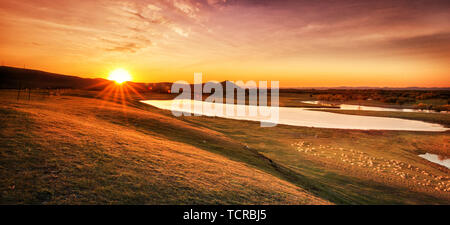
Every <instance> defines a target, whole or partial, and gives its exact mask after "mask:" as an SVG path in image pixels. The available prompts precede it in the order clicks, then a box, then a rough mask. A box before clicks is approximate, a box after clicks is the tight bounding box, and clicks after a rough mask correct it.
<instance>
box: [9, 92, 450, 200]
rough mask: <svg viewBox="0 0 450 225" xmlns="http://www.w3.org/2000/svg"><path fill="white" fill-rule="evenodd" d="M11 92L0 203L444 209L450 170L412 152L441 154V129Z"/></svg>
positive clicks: (447, 148)
mask: <svg viewBox="0 0 450 225" xmlns="http://www.w3.org/2000/svg"><path fill="white" fill-rule="evenodd" d="M16 96H17V92H16V91H0V101H1V106H0V113H1V115H2V116H1V119H0V125H1V127H2V130H1V131H0V142H1V143H2V144H1V146H0V154H1V156H0V194H1V195H0V203H1V204H205V203H206V204H450V177H449V172H450V171H449V169H448V168H445V167H443V166H439V165H436V164H433V163H430V162H428V161H426V160H424V159H422V158H420V157H418V156H417V155H418V154H421V153H425V152H430V153H436V154H440V155H443V156H445V157H450V145H449V143H450V132H449V131H447V132H443V133H442V132H441V133H434V132H398V131H358V130H335V129H317V128H306V127H293V126H282V125H278V126H276V127H273V128H261V127H260V126H259V123H257V122H249V121H235V120H228V119H221V118H209V117H180V118H178V117H173V116H172V114H171V112H168V111H163V110H159V109H156V108H154V107H151V106H148V105H145V104H142V103H140V102H139V101H138V100H139V99H141V98H144V99H170V98H172V97H173V96H174V95H165V94H154V93H148V94H146V95H145V96H137V95H132V96H131V97H130V98H127V99H120V98H119V99H118V98H114V97H112V96H108V97H103V98H101V97H96V96H98V93H97V92H94V91H68V92H66V93H63V94H60V95H56V96H43V95H38V94H36V95H32V96H31V98H30V100H28V99H27V98H26V97H24V98H20V99H19V100H17V99H16ZM303 97H305V96H302V97H300V98H303ZM287 99H292V96H288V97H283V96H282V98H281V101H282V102H281V104H280V105H283V104H284V105H286V106H290V105H289V104H294V103H296V101H291V103H289V102H288V101H286V100H287ZM294 99H295V97H294ZM443 115H444V117H445V118H444V119H438V120H437V121H441V120H446V121H448V116H449V115H445V114H443ZM416 119H419V120H422V118H416ZM423 120H427V119H423Z"/></svg>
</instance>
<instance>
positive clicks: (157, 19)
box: [0, 0, 450, 87]
mask: <svg viewBox="0 0 450 225" xmlns="http://www.w3.org/2000/svg"><path fill="white" fill-rule="evenodd" d="M0 17H1V18H2V19H1V20H0V60H1V61H2V64H4V65H8V66H17V67H23V66H25V67H27V68H33V69H40V70H45V71H50V72H56V73H64V74H70V75H79V76H82V77H107V76H108V73H109V71H111V70H113V69H115V68H118V67H122V68H125V69H127V70H129V71H130V73H131V74H132V75H133V77H134V80H135V81H141V82H161V81H177V80H186V81H188V82H192V79H193V73H194V72H203V74H204V81H208V80H218V81H221V80H225V79H228V80H244V81H245V80H256V81H258V80H279V81H280V85H281V86H284V87H311V86H395V87H405V86H422V87H426V86H428V87H431V86H434V87H444V86H445V87H449V86H450V63H449V62H450V22H449V21H450V1H448V0H427V1H418V0H409V1H403V0H398V1H391V0H389V1H388V0H381V1H362V0H340V1H336V0H322V1H309V0H278V1H269V0H228V1H226V0H203V1H193V0H154V1H145V0H125V1H118V0H91V1H78V0H58V1H54V0H34V1H33V0H21V1H16V0H2V1H1V2H0Z"/></svg>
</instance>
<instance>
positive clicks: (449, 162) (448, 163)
mask: <svg viewBox="0 0 450 225" xmlns="http://www.w3.org/2000/svg"><path fill="white" fill-rule="evenodd" d="M419 156H420V157H422V158H424V159H426V160H428V161H430V162H433V163H436V164H439V165H442V166H445V167H447V168H449V169H450V158H448V157H445V156H442V155H436V154H431V153H425V154H422V155H419Z"/></svg>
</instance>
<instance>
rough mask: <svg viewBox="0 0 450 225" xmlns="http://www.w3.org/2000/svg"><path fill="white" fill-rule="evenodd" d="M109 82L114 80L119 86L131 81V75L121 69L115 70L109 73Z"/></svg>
mask: <svg viewBox="0 0 450 225" xmlns="http://www.w3.org/2000/svg"><path fill="white" fill-rule="evenodd" d="M108 80H112V81H115V82H116V83H118V84H122V83H123V82H126V81H131V75H130V73H128V71H126V70H124V69H122V68H119V69H115V70H113V71H111V73H109V77H108Z"/></svg>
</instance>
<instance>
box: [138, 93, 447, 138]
mask: <svg viewBox="0 0 450 225" xmlns="http://www.w3.org/2000/svg"><path fill="white" fill-rule="evenodd" d="M141 102H143V103H145V104H149V105H152V106H154V107H157V108H160V109H166V110H172V106H173V105H174V106H176V108H175V109H176V110H175V111H179V112H187V113H196V114H198V115H205V116H218V117H222V118H228V119H236V120H249V121H259V122H275V123H277V124H284V125H292V126H303V127H317V128H334V129H358V130H404V131H434V132H442V131H446V130H448V128H445V127H443V126H442V125H439V124H433V123H426V122H421V121H414V120H406V119H397V118H388V117H372V116H357V115H345V114H337V113H330V112H321V111H311V110H307V109H305V108H294V107H278V113H279V119H278V121H275V120H273V119H270V118H269V117H267V116H261V115H259V114H258V115H253V116H249V115H244V116H240V115H236V114H234V115H226V114H225V113H223V115H220V114H217V113H214V112H211V111H203V110H202V109H205V108H218V107H223V108H225V107H233V110H234V111H236V110H237V109H238V108H241V109H243V110H245V111H246V112H249V111H251V110H255V109H256V110H273V109H274V108H275V107H267V106H248V105H227V104H222V103H211V102H202V101H194V100H179V99H178V100H144V101H141ZM195 104H200V105H201V107H200V108H196V107H195ZM182 106H184V107H182Z"/></svg>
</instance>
